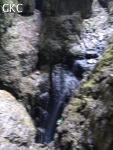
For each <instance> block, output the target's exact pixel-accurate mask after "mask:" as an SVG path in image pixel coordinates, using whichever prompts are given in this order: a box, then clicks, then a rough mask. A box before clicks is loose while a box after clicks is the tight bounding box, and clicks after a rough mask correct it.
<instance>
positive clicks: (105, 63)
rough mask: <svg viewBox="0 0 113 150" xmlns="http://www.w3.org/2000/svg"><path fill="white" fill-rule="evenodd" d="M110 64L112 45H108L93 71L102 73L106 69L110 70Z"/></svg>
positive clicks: (112, 62) (112, 51) (112, 60)
mask: <svg viewBox="0 0 113 150" xmlns="http://www.w3.org/2000/svg"><path fill="white" fill-rule="evenodd" d="M111 64H113V45H109V47H108V49H107V50H106V51H105V53H104V54H103V57H102V58H101V59H100V61H99V62H98V64H97V65H96V67H95V70H94V71H95V72H100V71H103V70H105V69H107V68H110V66H111Z"/></svg>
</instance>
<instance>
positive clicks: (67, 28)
mask: <svg viewBox="0 0 113 150" xmlns="http://www.w3.org/2000/svg"><path fill="white" fill-rule="evenodd" d="M81 29H82V19H81V17H80V13H75V14H73V15H62V16H59V17H55V18H53V17H47V18H45V19H44V21H43V24H42V30H41V35H40V41H39V49H40V52H39V56H40V62H41V63H42V64H55V63H59V62H62V61H65V60H66V58H67V57H70V56H71V57H72V56H74V57H76V56H77V54H75V53H74V52H73V51H76V49H77V51H79V50H80V48H78V46H77V44H76V46H75V47H74V50H72V48H71V47H72V46H73V45H71V44H70V43H72V44H73V43H78V39H79V36H80V32H81ZM78 49H79V50H78Z"/></svg>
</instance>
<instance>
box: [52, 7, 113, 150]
mask: <svg viewBox="0 0 113 150" xmlns="http://www.w3.org/2000/svg"><path fill="white" fill-rule="evenodd" d="M96 6H97V5H96ZM96 8H97V7H96ZM104 17H105V16H104ZM107 25H109V26H112V24H108V23H107ZM104 27H105V24H104ZM111 30H112V28H111ZM106 31H107V28H106ZM108 35H109V36H110V34H108ZM111 41H112V42H111ZM112 43H113V37H112V36H111V37H110V38H109V39H108V42H107V45H106V47H105V49H106V50H105V52H104V54H103V55H102V58H101V59H100V60H99V61H98V63H97V64H96V66H95V68H94V70H93V71H92V73H91V74H90V75H88V76H86V77H85V78H84V79H83V80H82V82H81V84H80V86H79V88H78V89H77V90H76V91H75V94H74V96H73V98H72V99H71V101H70V102H69V105H68V106H67V107H66V108H65V110H64V113H63V114H62V120H63V121H62V123H61V125H60V126H59V127H58V128H57V129H56V134H55V137H54V139H55V147H56V149H62V150H69V149H70V150H74V149H77V150H86V149H88V150H95V149H98V150H100V149H103V150H110V149H112V141H113V138H112V135H113V130H112V122H113V120H112V113H113V110H112V91H113V86H112V85H113V84H112V81H113V80H112V76H113V75H112V74H113V68H112V67H113V55H112V52H113V45H112Z"/></svg>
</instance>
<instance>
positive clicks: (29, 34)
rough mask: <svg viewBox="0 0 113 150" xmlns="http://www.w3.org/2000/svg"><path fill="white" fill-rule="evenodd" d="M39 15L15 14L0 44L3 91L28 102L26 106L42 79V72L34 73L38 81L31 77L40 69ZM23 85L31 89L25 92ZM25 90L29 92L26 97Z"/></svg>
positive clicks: (1, 86) (0, 77) (0, 76)
mask: <svg viewBox="0 0 113 150" xmlns="http://www.w3.org/2000/svg"><path fill="white" fill-rule="evenodd" d="M38 15H39V13H37V12H35V14H34V15H32V16H29V17H23V16H20V15H18V14H15V15H14V16H13V17H14V18H13V22H12V24H11V26H10V27H9V28H7V31H6V32H5V33H4V34H3V35H2V38H1V44H0V70H1V71H0V83H1V84H0V88H1V89H7V91H9V92H11V93H13V94H14V95H15V96H16V98H18V99H21V100H24V102H25V101H26V102H25V104H26V103H27V102H28V99H29V101H31V99H32V98H34V97H35V95H36V93H39V91H40V90H39V87H38V86H37V84H38V85H39V80H40V81H42V77H39V76H41V75H40V73H39V74H38V75H36V74H35V73H34V76H35V75H36V76H35V79H32V78H31V77H30V76H31V75H32V74H33V72H34V71H36V70H37V63H38V32H39V26H40V23H39V22H40V20H37V18H39V16H38ZM37 22H38V23H37ZM42 76H43V75H42ZM25 78H26V79H25ZM23 80H24V81H25V82H24V81H23ZM36 80H38V81H36ZM21 82H23V83H25V84H24V87H25V86H26V88H27V85H29V86H28V87H29V88H28V89H29V90H28V89H27V90H26V88H25V90H22V89H23V85H22V83H21ZM36 82H37V84H34V83H36ZM23 91H26V92H25V93H24V94H23ZM29 93H32V94H29ZM26 95H27V96H26ZM28 95H29V96H28ZM28 97H29V98H28Z"/></svg>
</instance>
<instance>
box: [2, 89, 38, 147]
mask: <svg viewBox="0 0 113 150" xmlns="http://www.w3.org/2000/svg"><path fill="white" fill-rule="evenodd" d="M35 134H36V129H35V127H34V125H33V123H32V120H31V118H30V116H29V115H28V114H27V112H26V109H25V108H24V107H23V106H22V105H21V104H20V103H19V102H17V100H16V99H15V98H14V97H13V96H12V95H11V94H10V93H8V92H6V91H3V90H0V139H1V138H3V139H4V140H5V141H6V142H7V143H11V144H15V145H16V146H21V145H24V146H25V145H26V146H30V145H31V144H33V143H34V139H35ZM0 142H1V145H2V144H3V143H2V141H1V140H0ZM1 145H0V147H2V146H1ZM6 145H7V144H6Z"/></svg>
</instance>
